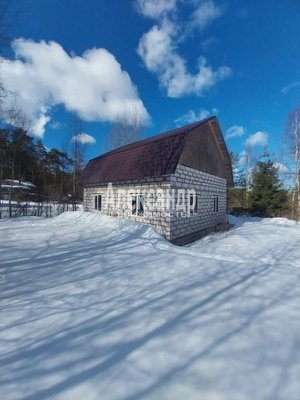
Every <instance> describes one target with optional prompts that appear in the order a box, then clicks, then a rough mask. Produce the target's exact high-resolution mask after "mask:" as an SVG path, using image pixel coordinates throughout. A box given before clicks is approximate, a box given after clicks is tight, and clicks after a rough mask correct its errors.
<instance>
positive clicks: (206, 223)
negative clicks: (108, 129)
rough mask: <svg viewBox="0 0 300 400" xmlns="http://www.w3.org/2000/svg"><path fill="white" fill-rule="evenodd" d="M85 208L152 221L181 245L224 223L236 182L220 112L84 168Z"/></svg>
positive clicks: (103, 158)
mask: <svg viewBox="0 0 300 400" xmlns="http://www.w3.org/2000/svg"><path fill="white" fill-rule="evenodd" d="M81 183H82V184H83V188H84V209H85V210H86V211H94V212H101V213H104V214H107V215H112V216H116V217H121V218H128V219H130V220H134V221H137V222H141V223H145V224H149V225H152V226H153V227H154V228H155V229H156V230H157V231H158V232H160V233H161V234H162V235H164V236H165V237H166V238H167V239H168V240H170V241H172V242H174V243H177V244H183V243H188V242H191V241H193V240H195V239H197V238H198V237H201V236H202V235H203V234H205V233H207V232H209V231H211V230H214V229H216V228H217V227H218V226H220V225H222V224H224V223H225V222H226V207H227V206H226V200H227V190H228V188H229V187H231V186H233V178H232V168H231V160H230V156H229V153H228V150H227V147H226V144H225V141H224V138H223V135H222V132H221V129H220V126H219V123H218V121H217V118H216V117H211V118H207V119H204V120H202V121H199V122H196V123H193V124H190V125H186V126H182V127H180V128H177V129H174V130H172V131H169V132H166V133H162V134H160V135H156V136H153V137H150V138H148V139H145V140H140V141H138V142H135V143H131V144H128V145H126V146H122V147H120V148H117V149H115V150H113V151H110V152H108V153H105V154H103V155H101V156H99V157H96V158H94V159H92V160H90V161H89V162H88V164H87V166H86V168H85V169H84V171H83V174H82V178H81Z"/></svg>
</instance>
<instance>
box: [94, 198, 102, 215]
mask: <svg viewBox="0 0 300 400" xmlns="http://www.w3.org/2000/svg"><path fill="white" fill-rule="evenodd" d="M101 207H102V196H101V194H96V196H95V210H97V211H101Z"/></svg>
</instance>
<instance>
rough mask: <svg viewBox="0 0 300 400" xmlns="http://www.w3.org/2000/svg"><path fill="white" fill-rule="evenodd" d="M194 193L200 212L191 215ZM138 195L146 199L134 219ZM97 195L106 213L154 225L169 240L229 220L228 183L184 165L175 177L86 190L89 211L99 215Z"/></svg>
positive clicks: (85, 203)
mask: <svg viewBox="0 0 300 400" xmlns="http://www.w3.org/2000/svg"><path fill="white" fill-rule="evenodd" d="M191 189H194V190H195V193H196V195H197V209H195V210H193V211H192V212H189V210H188V209H187V207H186V206H187V204H188V202H189V196H190V190H191ZM137 194H138V195H142V196H144V197H143V199H144V203H143V209H144V214H143V215H142V216H139V215H132V203H131V201H132V198H131V196H132V195H137ZM96 195H102V204H101V206H102V207H101V212H102V213H104V214H107V215H111V216H118V217H121V218H127V219H130V220H133V221H136V222H141V223H145V224H148V225H152V226H153V227H154V228H155V229H156V230H157V231H158V232H159V233H161V234H163V235H164V236H165V237H166V238H167V239H169V240H174V239H177V238H180V237H183V236H187V235H190V234H191V233H194V232H198V231H201V230H205V229H207V228H210V227H214V226H216V225H218V224H221V223H223V222H224V221H225V218H226V181H225V179H223V178H219V177H215V176H213V175H210V174H208V173H205V172H201V171H197V170H194V169H192V168H189V167H185V166H182V165H178V166H177V169H176V171H175V174H173V175H171V176H163V177H159V178H145V179H139V180H137V181H126V182H117V183H114V184H113V185H112V186H108V185H100V186H89V187H85V189H84V209H85V210H86V211H95V205H94V204H95V203H94V201H95V196H96ZM216 198H217V199H218V200H215V199H216ZM216 201H217V206H218V210H216ZM183 203H184V205H185V207H183V206H182V204H183Z"/></svg>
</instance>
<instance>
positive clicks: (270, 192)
mask: <svg viewBox="0 0 300 400" xmlns="http://www.w3.org/2000/svg"><path fill="white" fill-rule="evenodd" d="M265 157H266V160H265V161H258V162H257V164H256V168H255V170H254V172H253V184H252V190H251V192H250V196H249V200H250V207H251V208H252V210H253V213H254V214H255V215H258V216H260V217H278V216H280V215H283V214H284V213H286V212H288V210H289V205H288V192H287V190H285V189H284V188H283V187H282V184H281V182H280V180H279V177H278V170H277V169H276V167H275V165H274V162H273V161H272V160H270V158H269V156H268V154H266V155H265Z"/></svg>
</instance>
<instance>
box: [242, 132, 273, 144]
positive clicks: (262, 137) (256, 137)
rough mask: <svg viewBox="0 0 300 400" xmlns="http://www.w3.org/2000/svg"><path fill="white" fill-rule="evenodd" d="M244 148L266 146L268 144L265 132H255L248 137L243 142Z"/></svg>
mask: <svg viewBox="0 0 300 400" xmlns="http://www.w3.org/2000/svg"><path fill="white" fill-rule="evenodd" d="M245 144H246V147H254V146H266V145H267V144H268V134H267V133H266V132H260V131H258V132H256V133H254V134H253V135H250V136H249V137H248V139H247V140H246V142H245Z"/></svg>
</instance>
